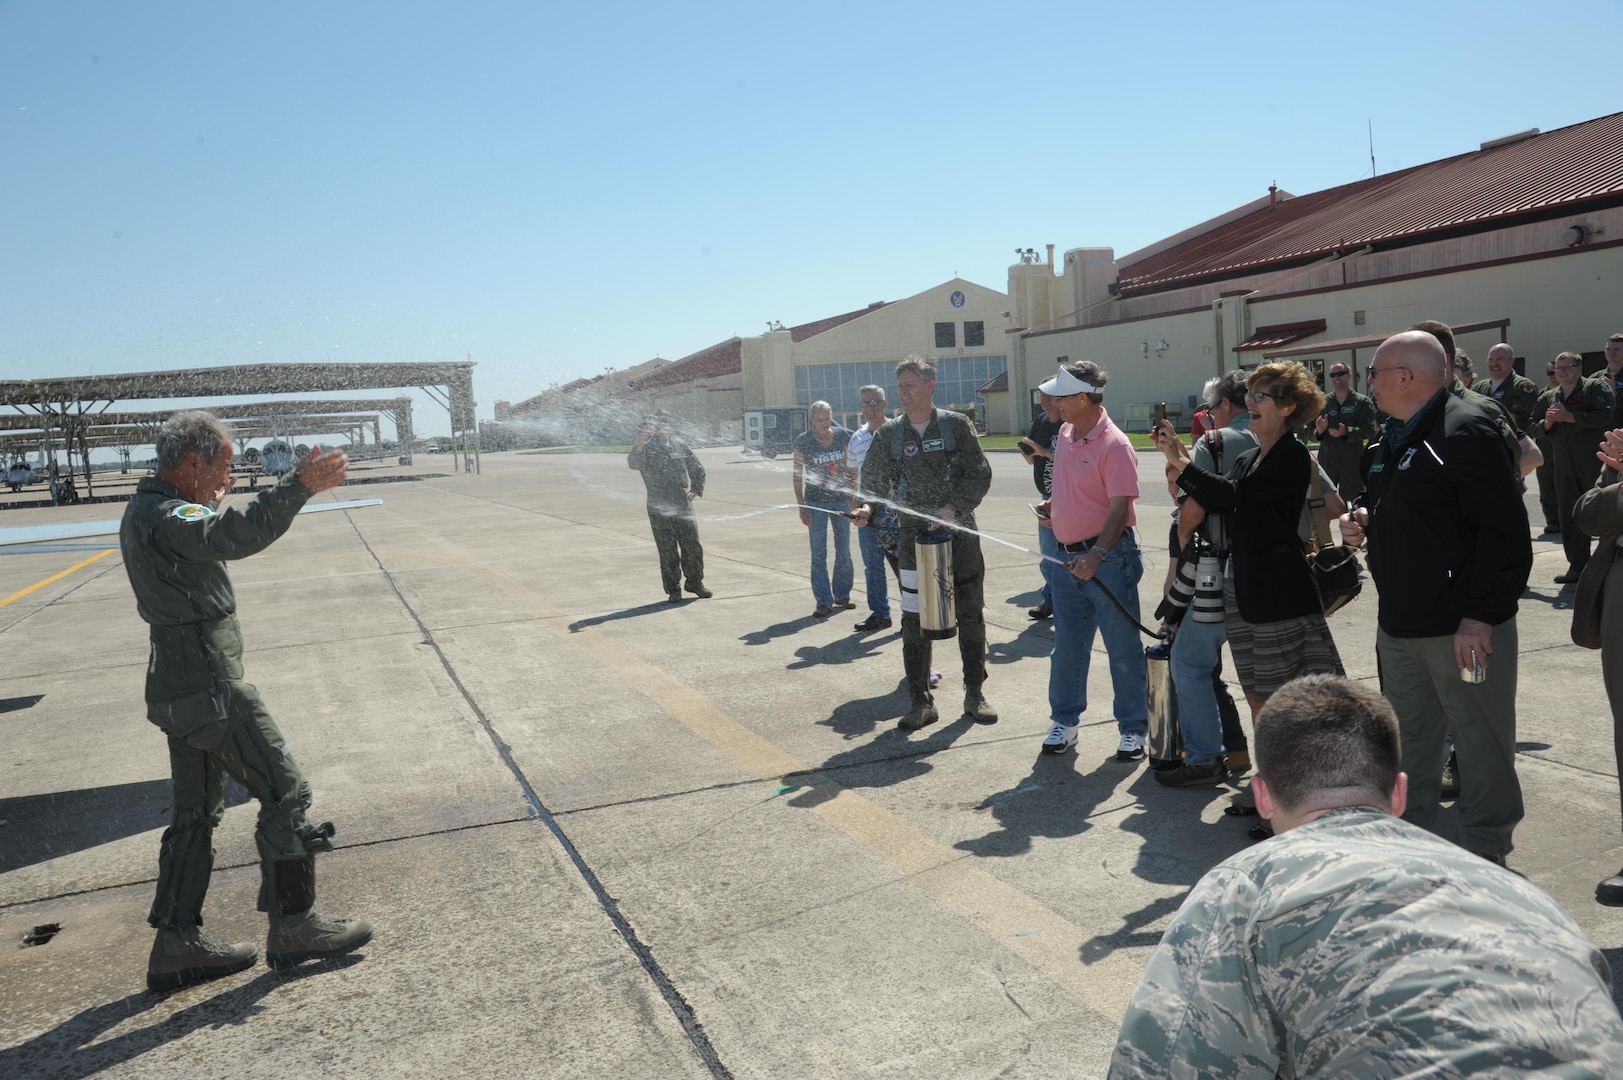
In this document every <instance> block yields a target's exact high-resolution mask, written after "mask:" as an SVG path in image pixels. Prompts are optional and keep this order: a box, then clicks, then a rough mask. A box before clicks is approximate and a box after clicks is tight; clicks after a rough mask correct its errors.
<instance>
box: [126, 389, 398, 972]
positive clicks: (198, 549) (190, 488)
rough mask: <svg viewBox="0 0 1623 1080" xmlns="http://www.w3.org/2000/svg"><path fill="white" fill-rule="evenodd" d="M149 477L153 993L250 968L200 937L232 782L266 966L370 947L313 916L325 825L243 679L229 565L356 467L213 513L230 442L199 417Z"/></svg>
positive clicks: (166, 441) (142, 561) (146, 565)
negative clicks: (162, 740)
mask: <svg viewBox="0 0 1623 1080" xmlns="http://www.w3.org/2000/svg"><path fill="white" fill-rule="evenodd" d="M157 449H158V469H157V475H156V476H151V477H147V478H146V479H143V480H142V481H141V482H140V483H139V484H138V485H137V487H136V489H135V496H134V498H132V499H131V500H130V503H129V506H128V507H127V508H126V509H125V511H124V520H123V523H122V525H121V527H120V529H119V545H120V547H121V548H122V549H123V555H124V569H125V571H126V572H127V573H128V574H129V578H130V585H131V587H132V588H133V589H134V590H135V603H136V609H137V611H139V613H140V615H141V618H142V619H143V620H144V621H145V622H146V623H147V624H148V626H149V627H150V631H149V636H150V639H151V659H150V661H149V662H148V664H147V676H146V702H147V719H148V720H150V721H151V722H152V723H154V724H156V725H157V726H158V727H159V728H160V729H162V731H163V732H164V734H165V735H167V736H168V738H169V765H170V772H171V775H172V777H173V781H174V813H173V816H172V817H171V819H170V822H169V827H168V828H167V829H166V830H164V834H163V841H162V844H161V847H160V850H159V854H158V886H157V893H156V896H155V897H154V899H153V901H152V911H151V913H150V914H149V915H148V916H147V921H148V922H149V923H150V924H151V925H152V926H153V927H155V928H156V929H157V931H158V933H157V937H156V939H155V940H154V941H153V943H152V954H151V957H150V958H149V960H148V962H147V987H148V989H151V990H159V991H163V990H176V989H179V988H180V987H182V986H187V985H190V984H192V983H196V982H202V981H204V980H206V979H215V978H219V977H220V976H222V975H230V974H232V973H233V972H237V971H241V970H243V969H244V968H246V967H249V966H251V965H252V964H253V963H254V962H255V961H256V960H258V959H259V954H258V953H257V952H256V951H255V949H254V947H253V946H252V945H247V944H237V945H227V944H223V943H220V942H216V941H214V940H212V939H211V938H209V937H208V936H206V935H205V934H204V933H203V931H202V924H203V899H204V897H205V896H206V895H207V894H208V887H209V875H210V873H211V872H212V870H213V867H214V846H213V836H214V829H215V826H217V825H218V824H219V823H220V819H221V817H222V816H223V814H224V812H225V778H226V776H227V775H229V776H231V777H232V778H234V779H236V780H237V781H238V782H239V783H241V784H242V785H243V786H244V787H246V788H247V789H248V793H249V794H250V795H252V796H254V798H256V799H258V800H259V803H260V811H259V826H258V828H257V830H256V831H255V833H254V840H255V843H256V845H257V846H258V848H259V859H260V886H259V910H260V911H263V912H265V913H267V915H269V917H270V934H269V937H268V939H267V941H266V946H265V960H266V962H267V963H268V964H269V965H270V966H271V967H289V966H292V965H294V964H297V963H300V962H302V961H304V960H310V959H317V958H322V957H328V956H338V955H340V954H343V953H347V952H349V951H350V950H352V949H356V948H359V947H360V946H362V945H364V944H366V943H367V942H368V941H370V940H371V938H372V928H371V927H370V926H369V925H368V924H366V923H365V922H362V921H360V920H358V919H335V918H330V917H328V916H326V915H323V914H321V913H320V912H319V911H317V910H316V906H315V901H316V878H315V853H316V852H318V851H331V850H332V836H333V833H334V831H335V830H334V829H333V826H332V823H331V822H324V823H322V824H320V825H313V824H311V823H310V821H309V819H308V818H306V817H305V811H306V810H308V809H309V808H310V801H311V792H310V784H309V781H307V780H305V778H304V774H303V773H302V772H300V771H299V767H298V765H297V764H296V763H295V762H294V760H293V757H292V754H291V753H290V752H289V751H288V749H287V745H286V743H284V742H283V740H282V733H281V732H280V731H279V730H278V729H277V726H276V721H275V720H273V719H272V718H271V715H270V713H269V712H268V711H267V710H266V708H265V705H264V702H262V701H261V700H260V697H259V693H258V691H256V690H255V689H254V687H253V686H252V685H251V684H249V683H247V682H244V681H243V668H242V631H241V629H240V628H239V626H238V624H237V614H236V612H237V601H236V594H235V592H234V590H233V589H232V587H231V578H230V575H229V574H227V573H226V567H225V564H226V563H227V562H228V561H230V560H232V559H243V558H247V557H248V556H249V555H253V554H256V553H257V552H260V551H263V550H264V549H265V548H267V547H269V546H270V544H271V543H272V542H274V541H275V540H276V539H277V538H278V537H280V536H281V535H282V534H283V533H285V532H286V531H287V530H288V527H289V526H290V525H292V524H293V518H294V517H295V516H296V515H297V514H298V512H299V509H300V508H301V507H302V506H303V505H304V503H305V501H306V500H307V499H309V498H310V496H311V495H314V494H316V493H317V492H320V491H326V490H328V489H329V488H335V487H337V486H338V485H339V484H341V483H343V482H344V478H345V476H346V475H347V474H348V470H349V459H348V458H347V457H345V455H344V453H343V451H341V450H331V451H328V452H327V453H322V452H321V448H320V447H317V448H316V449H315V451H313V452H312V453H311V454H310V456H309V457H307V458H305V459H304V460H303V461H301V462H299V465H298V467H297V468H296V469H294V470H293V471H292V472H289V473H288V474H286V475H285V476H283V477H282V479H281V480H280V482H278V483H277V484H276V486H275V487H271V488H267V489H265V490H264V491H261V492H260V493H259V495H258V497H256V498H255V499H254V500H253V502H251V503H249V504H248V505H247V507H246V508H245V509H239V508H238V507H234V506H233V507H227V508H225V509H223V510H222V509H220V508H219V499H220V497H221V496H222V495H224V494H225V493H226V492H227V491H228V490H230V486H231V462H232V458H233V457H234V456H235V452H236V451H235V447H234V446H233V445H232V441H231V434H230V432H229V431H227V430H226V427H225V425H224V424H222V423H221V422H220V421H219V420H218V419H217V418H216V417H214V416H213V415H212V414H210V413H206V412H180V413H176V414H175V415H173V416H171V417H170V418H169V419H168V420H167V421H165V422H164V425H163V427H162V429H161V430H160V431H159V432H158V438H157Z"/></svg>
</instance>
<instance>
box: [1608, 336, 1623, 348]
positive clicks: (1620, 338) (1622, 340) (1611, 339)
mask: <svg viewBox="0 0 1623 1080" xmlns="http://www.w3.org/2000/svg"><path fill="white" fill-rule="evenodd" d="M1614 341H1616V342H1619V343H1623V334H1613V335H1612V336H1611V337H1609V338H1607V339H1606V343H1607V344H1608V345H1610V344H1611V343H1612V342H1614Z"/></svg>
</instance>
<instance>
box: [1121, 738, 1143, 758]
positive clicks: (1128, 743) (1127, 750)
mask: <svg viewBox="0 0 1623 1080" xmlns="http://www.w3.org/2000/svg"><path fill="white" fill-rule="evenodd" d="M1116 760H1117V761H1143V760H1144V736H1142V735H1123V736H1122V737H1121V742H1120V743H1119V744H1118V745H1117V747H1116Z"/></svg>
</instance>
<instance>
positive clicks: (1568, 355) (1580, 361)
mask: <svg viewBox="0 0 1623 1080" xmlns="http://www.w3.org/2000/svg"><path fill="white" fill-rule="evenodd" d="M1563 360H1566V361H1568V362H1569V363H1573V364H1577V365H1578V374H1580V375H1582V374H1583V370H1584V354H1583V353H1575V352H1564V353H1562V354H1561V355H1560V356H1557V357H1556V358H1555V362H1556V363H1558V364H1559V363H1560V362H1561V361H1563Z"/></svg>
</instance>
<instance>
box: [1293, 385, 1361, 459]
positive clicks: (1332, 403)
mask: <svg viewBox="0 0 1623 1080" xmlns="http://www.w3.org/2000/svg"><path fill="white" fill-rule="evenodd" d="M1319 415H1320V416H1322V417H1324V418H1325V419H1326V420H1328V421H1329V422H1330V423H1329V427H1327V428H1326V429H1325V434H1323V435H1318V436H1315V437H1316V438H1317V439H1318V440H1319V442H1321V443H1332V442H1345V443H1350V444H1352V445H1353V446H1355V447H1357V448H1358V451H1359V452H1360V453H1362V452H1363V449H1364V444H1365V443H1367V442H1369V441H1370V440H1371V439H1373V438H1374V437H1375V429H1376V425H1375V403H1374V402H1373V401H1371V400H1370V399H1369V398H1367V397H1365V396H1364V395H1363V394H1360V393H1358V391H1356V390H1352V391H1349V392H1348V394H1347V402H1346V404H1342V403H1341V402H1339V401H1337V400H1336V396H1335V395H1334V394H1329V395H1327V396H1326V397H1325V399H1324V410H1323V411H1322V412H1320V413H1319ZM1343 424H1344V425H1346V428H1347V434H1345V435H1331V434H1330V433H1329V428H1333V427H1336V426H1338V425H1343ZM1308 430H1309V431H1313V430H1314V429H1313V428H1311V427H1310V428H1309V429H1308Z"/></svg>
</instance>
